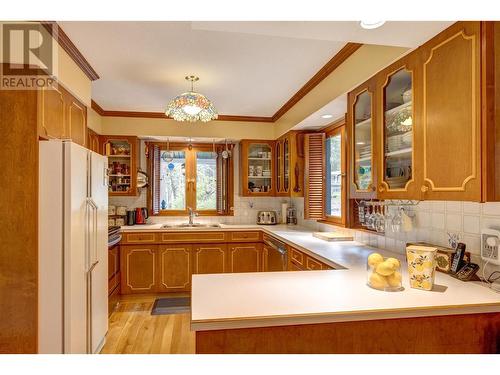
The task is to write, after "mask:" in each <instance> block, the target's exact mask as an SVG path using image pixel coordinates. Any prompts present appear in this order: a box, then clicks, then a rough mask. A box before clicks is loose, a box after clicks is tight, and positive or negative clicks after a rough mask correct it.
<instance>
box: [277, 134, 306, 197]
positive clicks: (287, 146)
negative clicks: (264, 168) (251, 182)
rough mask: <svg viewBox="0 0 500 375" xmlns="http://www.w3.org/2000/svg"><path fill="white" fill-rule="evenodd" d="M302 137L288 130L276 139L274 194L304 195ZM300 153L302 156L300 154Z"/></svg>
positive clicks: (287, 195) (286, 195)
mask: <svg viewBox="0 0 500 375" xmlns="http://www.w3.org/2000/svg"><path fill="white" fill-rule="evenodd" d="M303 139H304V137H302V136H301V133H299V132H296V131H290V132H288V133H286V134H285V135H283V136H281V137H280V138H278V139H277V140H276V143H275V155H276V156H275V158H276V174H275V178H276V195H277V196H285V197H302V196H304V157H303V152H302V153H301V149H303V148H304V145H303V142H304V141H303ZM301 155H302V156H301Z"/></svg>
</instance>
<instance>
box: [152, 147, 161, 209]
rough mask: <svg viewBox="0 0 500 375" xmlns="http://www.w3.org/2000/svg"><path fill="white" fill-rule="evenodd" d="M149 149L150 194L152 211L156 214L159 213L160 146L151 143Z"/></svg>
mask: <svg viewBox="0 0 500 375" xmlns="http://www.w3.org/2000/svg"><path fill="white" fill-rule="evenodd" d="M152 148H153V149H152V150H151V151H150V154H149V155H150V157H151V182H152V183H151V196H152V205H151V208H152V213H153V215H157V214H158V213H160V147H159V146H158V145H153V147H152Z"/></svg>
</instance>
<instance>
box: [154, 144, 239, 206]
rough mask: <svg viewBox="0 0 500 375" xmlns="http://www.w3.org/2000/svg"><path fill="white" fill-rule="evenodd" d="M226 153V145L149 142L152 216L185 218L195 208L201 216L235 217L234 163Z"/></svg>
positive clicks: (231, 147) (229, 146) (231, 146)
mask: <svg viewBox="0 0 500 375" xmlns="http://www.w3.org/2000/svg"><path fill="white" fill-rule="evenodd" d="M228 149H229V151H231V150H232V149H233V145H228ZM224 151H226V146H222V145H215V146H214V145H208V144H197V145H191V144H180V143H170V144H166V143H147V154H148V164H149V172H150V176H151V185H150V188H149V190H148V201H149V206H150V209H151V212H152V214H153V215H162V216H183V215H187V214H188V210H189V208H192V209H193V210H195V211H196V212H197V213H198V214H200V215H206V216H208V215H213V216H215V215H232V214H233V211H232V205H233V160H232V155H231V152H229V153H226V152H224ZM228 155H229V156H228ZM227 156H228V157H227Z"/></svg>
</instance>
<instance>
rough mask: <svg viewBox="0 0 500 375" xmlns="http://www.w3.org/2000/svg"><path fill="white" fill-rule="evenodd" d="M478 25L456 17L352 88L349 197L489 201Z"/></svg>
mask: <svg viewBox="0 0 500 375" xmlns="http://www.w3.org/2000/svg"><path fill="white" fill-rule="evenodd" d="M481 27H482V23H481V22H457V23H456V24H454V25H452V26H451V27H449V28H448V29H446V30H445V31H443V32H442V33H440V34H438V35H437V36H436V37H434V38H433V39H431V40H430V41H428V42H427V43H425V44H424V45H423V46H421V47H419V48H418V49H417V50H415V51H413V52H412V53H410V54H408V55H407V56H405V57H404V58H402V59H400V60H399V61H397V62H395V63H394V64H392V65H391V66H389V67H387V68H386V69H384V70H382V71H381V72H379V73H378V74H376V75H375V76H374V77H372V78H371V79H370V80H368V81H367V82H366V83H364V84H362V85H361V86H359V87H358V88H357V89H355V90H353V91H352V92H351V93H349V95H348V111H349V113H348V123H349V126H348V130H349V135H350V137H349V139H350V140H351V144H350V153H349V155H350V162H349V163H350V185H351V190H350V192H351V197H352V198H365V199H366V198H378V199H421V200H425V199H435V200H469V201H481V200H486V199H487V197H485V195H484V193H482V191H481V188H482V183H483V184H484V182H483V181H484V178H485V175H484V172H483V170H482V169H483V167H484V166H483V165H482V164H481V163H482V162H481V151H482V143H481V136H482V128H481V126H482V125H481V108H482V107H481V105H482V102H481V80H482V71H481V62H482V57H481V52H482V46H481ZM483 52H484V51H483ZM483 61H484V58H483ZM370 101H371V103H370ZM370 104H371V105H370ZM370 110H371V113H370ZM368 123H369V124H370V126H368ZM370 140H371V142H372V144H371V148H370V147H369V142H370ZM484 158H485V156H484V155H483V159H484ZM491 169H492V170H493V169H494V167H492V168H491ZM370 172H371V173H370Z"/></svg>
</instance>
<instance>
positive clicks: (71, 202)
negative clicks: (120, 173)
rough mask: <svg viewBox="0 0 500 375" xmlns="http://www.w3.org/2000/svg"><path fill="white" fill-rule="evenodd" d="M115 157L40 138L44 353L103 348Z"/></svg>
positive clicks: (40, 294) (41, 332) (40, 327)
mask: <svg viewBox="0 0 500 375" xmlns="http://www.w3.org/2000/svg"><path fill="white" fill-rule="evenodd" d="M107 206H108V178H107V158H106V157H105V156H102V155H99V154H97V153H95V152H92V151H89V150H87V149H86V148H84V147H82V146H79V145H77V144H75V143H72V142H69V141H61V140H50V141H40V142H39V211H38V212H39V220H38V222H39V235H38V237H39V254H38V275H39V280H38V285H39V287H38V352H39V353H98V352H99V351H100V350H101V348H102V345H104V340H105V336H106V332H107V330H108V254H107V251H108V248H107V240H108V222H107V209H108V207H107Z"/></svg>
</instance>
